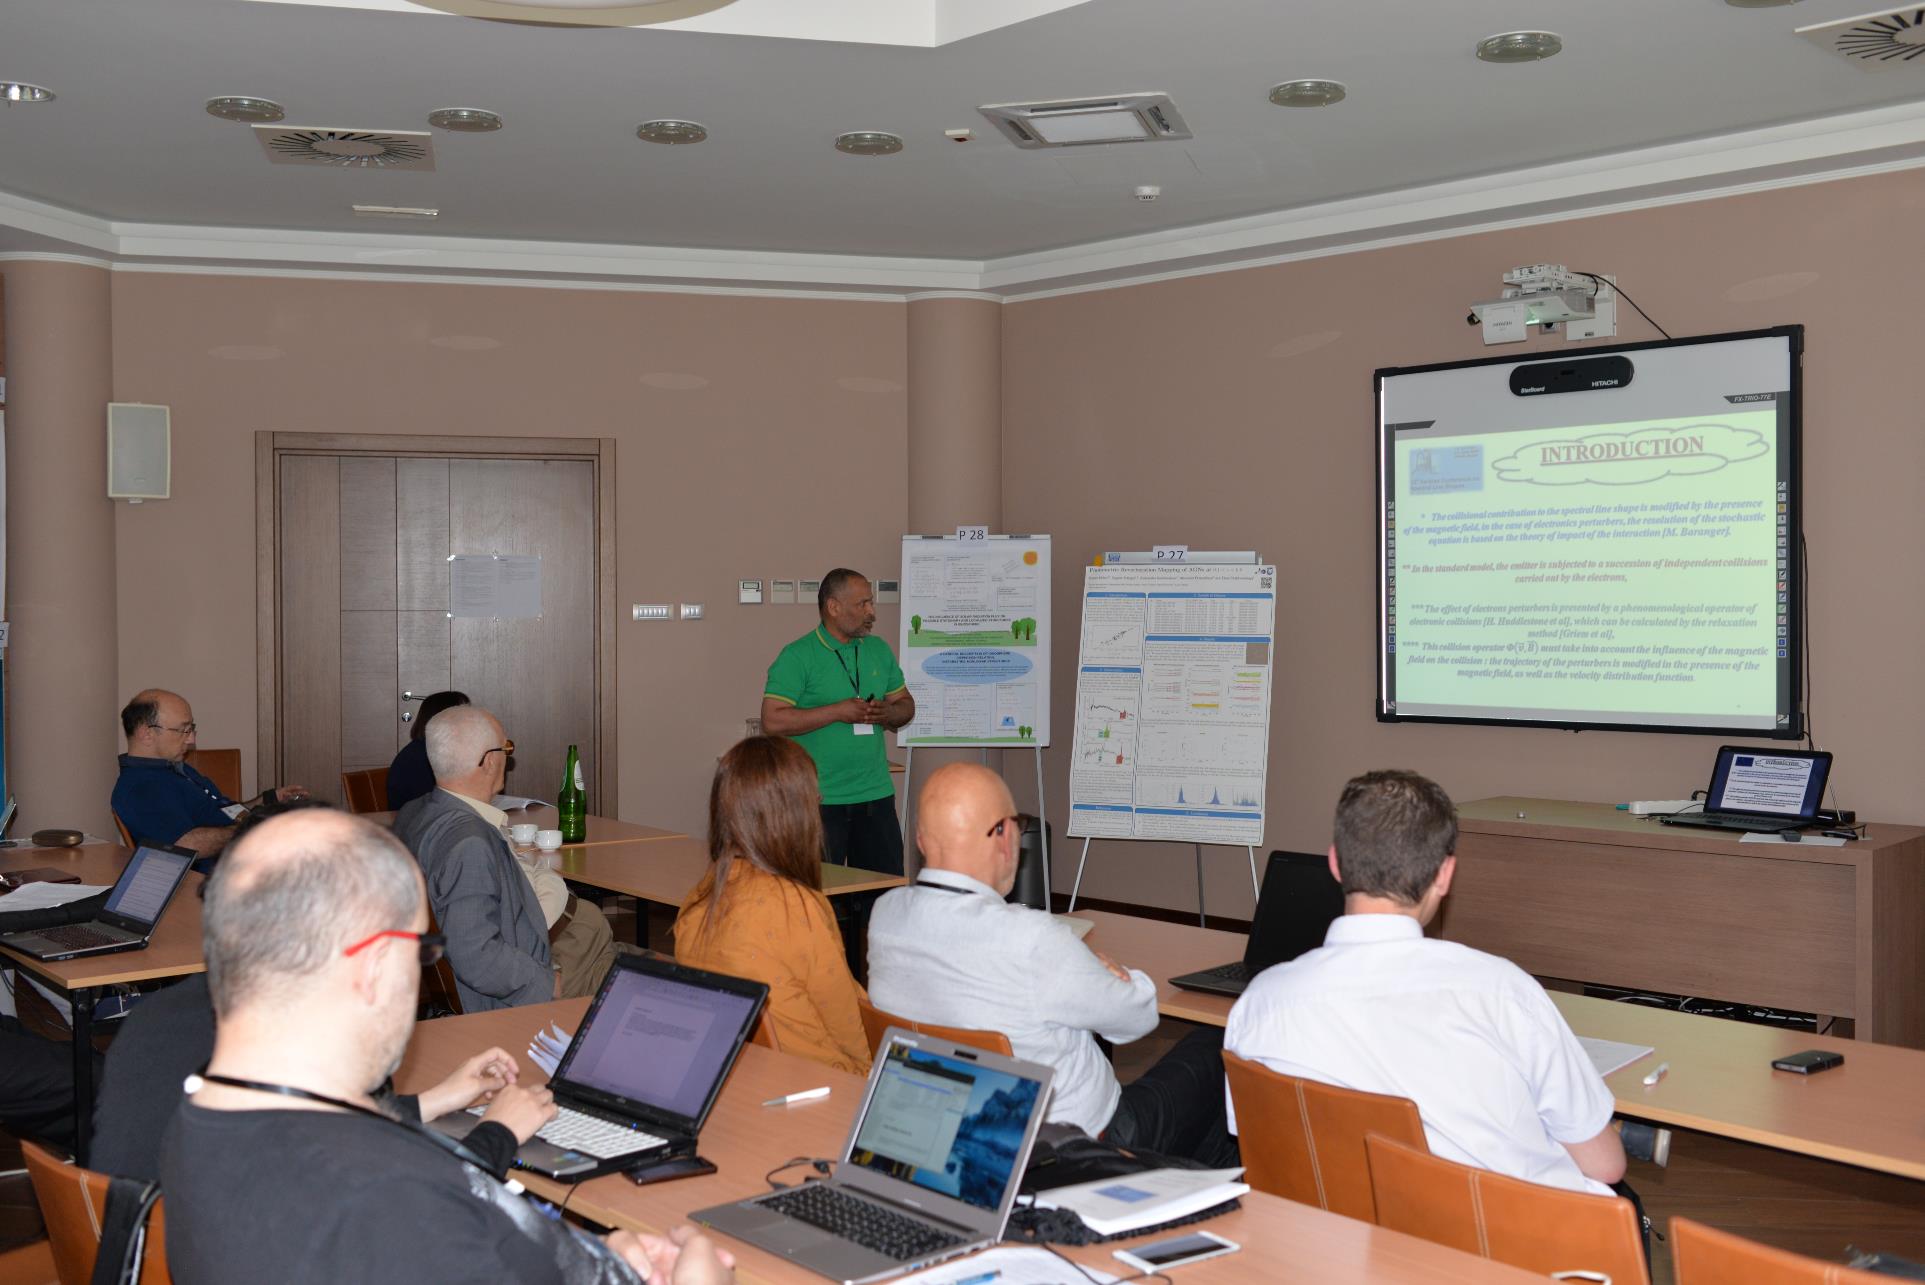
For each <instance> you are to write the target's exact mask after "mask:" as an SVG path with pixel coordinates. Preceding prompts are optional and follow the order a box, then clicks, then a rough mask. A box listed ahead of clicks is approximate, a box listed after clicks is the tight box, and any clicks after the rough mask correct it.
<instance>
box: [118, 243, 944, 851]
mask: <svg viewBox="0 0 1925 1285" xmlns="http://www.w3.org/2000/svg"><path fill="white" fill-rule="evenodd" d="M905 311H906V309H905V308H904V307H903V306H902V305H900V304H896V303H874V302H841V301H818V300H786V299H756V298H743V297H726V296H701V295H681V294H655V293H635V292H620V291H593V290H583V291H572V290H553V289H530V288H512V287H502V286H449V285H427V284H416V283H385V282H357V281H327V280H312V279H307V280H303V279H278V278H252V277H233V276H186V275H167V274H147V273H124V272H123V273H116V274H114V279H113V326H114V365H113V386H114V395H115V396H116V397H117V398H119V399H121V400H124V401H150V402H161V403H165V404H167V405H169V406H171V407H173V415H174V418H173V426H174V498H173V499H171V500H168V501H165V502H158V503H149V504H145V505H138V506H128V505H121V506H118V507H117V509H116V524H117V526H116V545H117V553H118V558H119V576H118V585H119V597H118V606H119V642H120V656H119V692H118V693H117V694H118V695H120V696H123V697H124V694H125V693H126V692H130V691H133V690H135V689H136V688H139V687H141V686H143V685H147V684H159V685H164V686H168V687H173V688H177V689H178V690H180V691H181V692H183V693H185V694H186V695H187V696H188V697H189V699H190V700H191V701H192V702H193V704H194V711H195V715H196V717H197V719H198V720H199V722H200V726H201V733H200V739H201V742H202V743H203V744H205V745H238V746H240V747H241V750H242V754H243V758H244V761H245V763H246V764H247V768H246V777H247V781H248V784H249V788H250V789H253V788H258V786H259V785H264V784H273V782H257V781H256V780H255V776H254V771H253V760H254V750H255V724H254V713H255V711H254V701H255V695H254V667H255V666H254V600H253V598H254V594H253V583H254V581H253V577H254V536H255V532H254V473H253V470H254V433H255V432H256V431H258V430H262V429H273V430H280V431H287V432H363V433H444V434H456V433H459V434H490V435H507V434H514V435H543V434H549V435H554V436H565V437H613V438H615V439H616V440H617V442H618V443H619V445H618V447H617V462H618V468H617V504H618V509H617V517H616V524H617V550H616V568H617V580H616V584H617V602H618V603H619V604H620V606H619V615H620V617H621V618H620V619H619V620H618V622H617V626H616V640H615V646H616V648H617V668H618V681H619V684H620V709H621V713H620V722H619V734H620V740H621V798H620V800H619V806H620V812H621V814H622V815H624V816H629V817H634V818H636V819H643V818H646V819H647V820H649V821H651V822H656V823H660V824H667V825H672V826H675V827H677V828H685V829H690V830H693V831H700V830H701V829H703V828H704V817H705V809H706V806H707V788H708V781H709V776H710V774H711V772H712V770H713V767H714V761H715V756H716V755H717V754H718V753H720V752H721V751H722V750H723V749H725V748H727V746H728V745H729V744H731V743H732V742H733V741H734V740H735V739H737V738H739V737H740V736H741V734H742V730H743V720H744V719H745V718H748V717H750V716H752V715H754V714H755V713H756V711H757V709H758V707H759V704H760V698H761V691H762V688H761V681H762V674H763V671H764V669H765V668H766V666H767V664H768V662H769V661H770V660H771V659H772V658H773V657H774V655H775V652H776V651H777V650H778V649H779V648H780V647H781V645H782V644H783V643H785V642H787V641H788V640H789V639H791V638H793V637H797V636H799V635H801V634H802V633H803V632H804V631H805V630H807V629H808V628H809V627H810V626H811V625H812V624H813V623H814V619H815V613H814V607H813V604H811V605H810V606H809V607H807V608H803V607H787V606H784V607H777V606H771V605H764V606H761V607H740V606H737V605H736V604H735V581H736V580H737V579H740V578H745V577H759V578H763V579H768V578H770V577H773V576H783V577H800V576H817V575H820V574H821V573H822V572H823V571H825V570H827V569H828V568H829V567H830V566H833V565H835V564H836V563H839V562H847V563H850V564H853V565H855V566H857V567H867V568H883V567H885V566H889V565H892V564H893V563H894V562H895V561H896V559H897V554H896V548H897V543H896V542H897V538H898V537H899V535H900V534H901V532H902V530H903V529H904V523H905V521H906V520H907V514H906V509H905V502H904V497H903V488H902V486H901V484H900V481H899V479H901V478H902V477H903V476H904V475H905V472H906V469H907V464H906V460H905V446H904V440H905V438H904V427H903V425H904V416H905V405H904V396H903V389H904V380H905V371H904V367H905V360H906V358H905V349H904V314H905ZM679 601H692V602H701V603H704V604H706V606H707V608H708V618H707V619H706V620H704V621H702V622H691V623H686V624H685V623H682V622H679V621H678V622H673V623H667V624H664V623H660V622H655V623H649V624H638V623H635V622H633V621H631V620H629V619H628V618H627V616H628V604H630V603H632V602H679ZM878 629H879V630H887V631H888V635H889V636H893V634H894V630H895V619H894V615H893V610H892V609H891V614H889V615H888V616H886V617H885V618H884V619H883V620H882V621H881V622H880V623H879V625H878ZM87 705H88V707H89V708H90V709H94V712H93V713H92V715H91V716H92V717H96V718H103V719H104V718H109V717H111V713H110V711H109V710H108V698H107V695H106V694H104V693H103V694H102V695H101V696H100V697H98V698H95V699H91V700H89V701H88V702H87ZM96 707H97V708H96ZM118 707H119V701H118V700H115V701H114V702H113V704H112V708H114V709H117V708H118ZM510 730H511V731H512V729H510ZM527 770H528V771H529V773H530V775H531V777H532V779H531V780H530V781H528V782H527V783H526V784H520V785H519V788H525V789H529V790H539V789H543V788H546V789H549V790H552V789H553V788H554V785H555V783H556V781H558V780H559V776H560V771H561V765H560V764H559V763H556V764H553V765H546V764H540V765H529V767H528V769H527ZM551 776H552V777H553V778H555V779H554V780H550V779H549V778H550V777H551Z"/></svg>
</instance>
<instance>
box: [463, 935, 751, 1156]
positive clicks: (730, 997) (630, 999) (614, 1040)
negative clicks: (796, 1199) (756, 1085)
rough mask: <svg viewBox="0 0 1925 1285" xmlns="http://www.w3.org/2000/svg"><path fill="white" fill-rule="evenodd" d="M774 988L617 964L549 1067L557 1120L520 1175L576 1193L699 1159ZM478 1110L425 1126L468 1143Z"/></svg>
mask: <svg viewBox="0 0 1925 1285" xmlns="http://www.w3.org/2000/svg"><path fill="white" fill-rule="evenodd" d="M768 997H769V988H768V986H767V985H765V984H764V983H762V982H752V981H748V980H746V979H744V978H740V977H728V976H725V975H723V974H721V973H711V972H706V971H704V970H702V969H700V968H689V967H686V966H685V965H682V964H677V963H674V962H672V961H670V960H665V959H657V958H654V957H652V956H643V955H617V956H616V957H615V965H614V967H612V968H610V969H609V970H608V976H607V977H605V978H603V979H602V986H601V989H600V990H599V991H597V992H596V993H595V1000H594V1002H593V1003H591V1004H590V1005H589V1006H588V1013H587V1015H586V1016H584V1017H583V1018H582V1024H581V1026H580V1028H579V1029H578V1030H576V1032H575V1038H574V1039H573V1040H571V1041H570V1042H569V1045H568V1051H567V1052H566V1053H564V1054H562V1059H561V1061H560V1063H558V1064H557V1065H556V1067H555V1074H554V1075H553V1076H551V1077H550V1078H549V1081H548V1087H549V1088H550V1089H552V1090H554V1093H555V1105H556V1106H557V1107H559V1108H560V1112H559V1114H557V1115H556V1116H555V1118H554V1119H553V1120H550V1121H549V1122H548V1123H547V1124H545V1125H543V1126H542V1129H541V1132H540V1133H538V1134H536V1135H535V1136H534V1137H532V1138H530V1139H529V1140H528V1141H527V1142H524V1143H522V1145H521V1147H520V1149H519V1150H517V1151H516V1152H515V1167H516V1168H517V1169H529V1170H532V1171H534V1172H535V1173H540V1174H546V1175H547V1176H548V1177H550V1178H559V1179H561V1180H562V1181H564V1182H580V1181H582V1180H583V1179H586V1178H594V1177H597V1176H599V1175H601V1174H605V1173H614V1172H616V1171H618V1170H622V1169H633V1168H635V1167H637V1166H638V1165H643V1164H652V1163H654V1162H656V1161H659V1160H667V1159H670V1158H672V1157H678V1156H692V1155H694V1154H695V1142H696V1137H697V1135H698V1134H700V1133H701V1131H702V1125H703V1123H704V1122H706V1121H707V1120H708V1116H709V1112H710V1111H711V1110H712V1109H713V1108H714V1106H715V1099H716V1097H717V1095H719V1094H720V1093H721V1091H722V1082H723V1081H724V1080H726V1079H728V1075H729V1071H730V1069H731V1068H732V1067H734V1065H735V1059H736V1057H737V1056H738V1055H739V1054H740V1053H741V1052H742V1044H743V1042H744V1041H746V1040H747V1039H748V1036H749V1032H750V1031H751V1030H753V1029H754V1027H755V1019H756V1018H757V1017H759V1016H760V1015H761V1013H762V1005H763V1003H764V1002H765V1001H766V1000H767V999H768ZM483 1110H484V1108H479V1107H477V1108H474V1109H473V1110H471V1111H466V1112H461V1111H457V1112H455V1113H453V1114H451V1115H444V1116H442V1117H441V1118H440V1119H438V1120H434V1121H432V1122H431V1124H430V1127H432V1128H434V1129H435V1130H437V1131H438V1132H440V1133H444V1134H447V1135H448V1136H449V1137H451V1138H463V1137H466V1136H467V1135H468V1132H469V1130H471V1129H473V1128H474V1127H475V1125H477V1124H479V1123H480V1121H481V1114H482V1111H483Z"/></svg>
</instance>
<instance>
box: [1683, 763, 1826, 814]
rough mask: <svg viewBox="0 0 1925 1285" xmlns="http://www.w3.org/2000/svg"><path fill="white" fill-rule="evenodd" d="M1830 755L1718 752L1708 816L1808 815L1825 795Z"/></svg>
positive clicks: (1709, 792)
mask: <svg viewBox="0 0 1925 1285" xmlns="http://www.w3.org/2000/svg"><path fill="white" fill-rule="evenodd" d="M1830 771H1831V755H1830V754H1829V753H1827V752H1825V751H1824V750H1817V751H1806V750H1799V751H1788V750H1753V749H1747V748H1745V747H1744V746H1741V745H1726V746H1722V747H1720V748H1719V750H1718V763H1717V766H1716V767H1714V768H1713V769H1712V771H1711V788H1710V790H1708V791H1707V792H1706V796H1705V805H1704V810H1705V811H1706V812H1748V813H1751V814H1753V815H1756V816H1773V817H1808V816H1810V815H1812V814H1813V813H1814V812H1816V811H1817V810H1818V804H1819V802H1820V800H1822V799H1823V798H1824V796H1825V780H1826V778H1827V776H1829V775H1830Z"/></svg>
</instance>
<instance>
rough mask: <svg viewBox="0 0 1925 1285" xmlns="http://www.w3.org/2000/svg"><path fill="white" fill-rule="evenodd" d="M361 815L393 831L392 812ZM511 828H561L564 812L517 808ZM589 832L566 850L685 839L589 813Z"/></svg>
mask: <svg viewBox="0 0 1925 1285" xmlns="http://www.w3.org/2000/svg"><path fill="white" fill-rule="evenodd" d="M361 815H362V816H364V817H366V818H367V819H368V820H370V821H372V822H374V823H375V824H376V825H384V826H388V827H390V828H392V827H393V825H394V815H395V814H394V813H393V812H363V813H362V814H361ZM507 816H508V824H509V825H533V826H539V827H540V828H542V829H544V830H559V829H560V828H561V813H560V812H557V811H556V810H555V809H554V808H553V807H551V806H550V805H548V804H546V803H544V804H541V805H540V806H539V807H532V808H517V809H515V810H514V811H513V812H510V813H508V814H507ZM586 830H587V833H586V834H585V835H584V837H583V838H582V841H581V843H571V844H564V845H563V849H564V850H566V849H568V848H579V847H583V846H586V845H590V844H598V843H636V842H642V841H646V840H649V839H681V838H686V837H687V836H686V835H684V834H683V833H682V832H681V831H680V830H664V829H662V828H661V827H659V826H653V825H642V824H640V823H639V822H635V821H620V820H617V819H616V818H614V817H598V816H595V815H593V814H590V815H589V817H588V818H587V826H586Z"/></svg>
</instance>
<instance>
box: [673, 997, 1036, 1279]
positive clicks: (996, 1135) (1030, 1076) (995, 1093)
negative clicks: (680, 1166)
mask: <svg viewBox="0 0 1925 1285" xmlns="http://www.w3.org/2000/svg"><path fill="white" fill-rule="evenodd" d="M1054 1075H1055V1072H1054V1071H1052V1070H1051V1069H1050V1068H1049V1067H1046V1066H1041V1065H1038V1064H1037V1063H1034V1062H1023V1061H1018V1060H1017V1059H1015V1058H1009V1057H1003V1056H1001V1055H999V1054H995V1053H988V1052H985V1051H983V1050H981V1049H977V1048H971V1047H969V1046H968V1045H963V1044H953V1043H950V1042H949V1041H947V1040H939V1039H936V1038H935V1037H933V1036H929V1035H916V1034H912V1033H911V1032H908V1031H905V1030H903V1029H902V1028H900V1027H894V1026H892V1027H890V1028H889V1030H888V1032H887V1033H886V1034H885V1035H884V1036H883V1040H882V1044H881V1047H879V1048H878V1049H877V1050H876V1059H875V1065H874V1066H873V1067H872V1068H871V1069H870V1072H869V1083H868V1085H867V1087H866V1088H865V1089H864V1091H863V1095H862V1105H861V1107H860V1108H859V1109H858V1110H857V1111H856V1120H855V1126H854V1127H853V1128H852V1129H851V1130H850V1131H849V1140H848V1142H847V1143H846V1144H845V1145H844V1147H843V1149H842V1159H841V1163H839V1164H838V1165H837V1166H836V1170H835V1174H834V1176H833V1177H831V1178H829V1179H827V1180H826V1181H823V1182H811V1183H804V1184H802V1185H800V1186H795V1187H789V1188H787V1189H785V1190H782V1191H776V1192H772V1193H770V1194H768V1195H765V1196H757V1197H755V1198H754V1199H752V1200H744V1201H740V1202H737V1203H735V1204H732V1205H717V1206H715V1207H713V1208H710V1209H702V1210H697V1211H696V1212H695V1213H693V1214H691V1215H689V1216H690V1217H691V1218H693V1219H694V1220H695V1221H696V1222H699V1223H705V1224H707V1225H708V1226H710V1227H713V1228H714V1229H715V1230H717V1231H719V1232H725V1233H727V1234H728V1235H730V1236H734V1237H736V1238H738V1239H740V1240H745V1241H747V1242H749V1243H750V1244H751V1245H755V1246H757V1247H758V1248H761V1249H765V1250H767V1251H768V1252H770V1253H771V1254H775V1255H778V1256H779V1257H782V1258H786V1259H788V1260H789V1261H790V1262H792V1263H795V1264H796V1265H797V1266H799V1267H806V1268H808V1269H809V1270H810V1271H813V1272H817V1273H820V1274H821V1275H823V1276H827V1277H829V1278H830V1279H831V1280H837V1281H842V1282H844V1285H858V1283H859V1282H863V1281H876V1280H883V1279H886V1278H888V1277H891V1276H896V1275H900V1274H901V1273H903V1272H909V1271H914V1270H915V1269H917V1268H920V1267H927V1266H929V1265H931V1264H933V1263H939V1262H942V1261H943V1260H945V1259H948V1258H954V1257H955V1256H957V1255H958V1254H966V1253H968V1252H969V1251H971V1250H973V1249H979V1248H981V1247H983V1246H985V1245H993V1244H994V1243H996V1242H997V1241H998V1240H1000V1239H1002V1234H1003V1225H1004V1224H1005V1223H1006V1222H1007V1221H1008V1220H1009V1210H1010V1207H1011V1206H1012V1205H1014V1204H1015V1202H1016V1189H1017V1187H1018V1186H1019V1185H1020V1184H1021V1182H1022V1177H1023V1169H1024V1167H1025V1166H1026V1165H1027V1164H1028V1163H1029V1152H1030V1148H1031V1147H1032V1146H1034V1145H1035V1142H1036V1130H1037V1129H1038V1128H1039V1127H1040V1126H1041V1125H1042V1123H1043V1115H1044V1109H1045V1107H1046V1106H1047V1104H1048V1102H1049V1092H1050V1083H1051V1080H1052V1078H1053V1076H1054Z"/></svg>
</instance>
